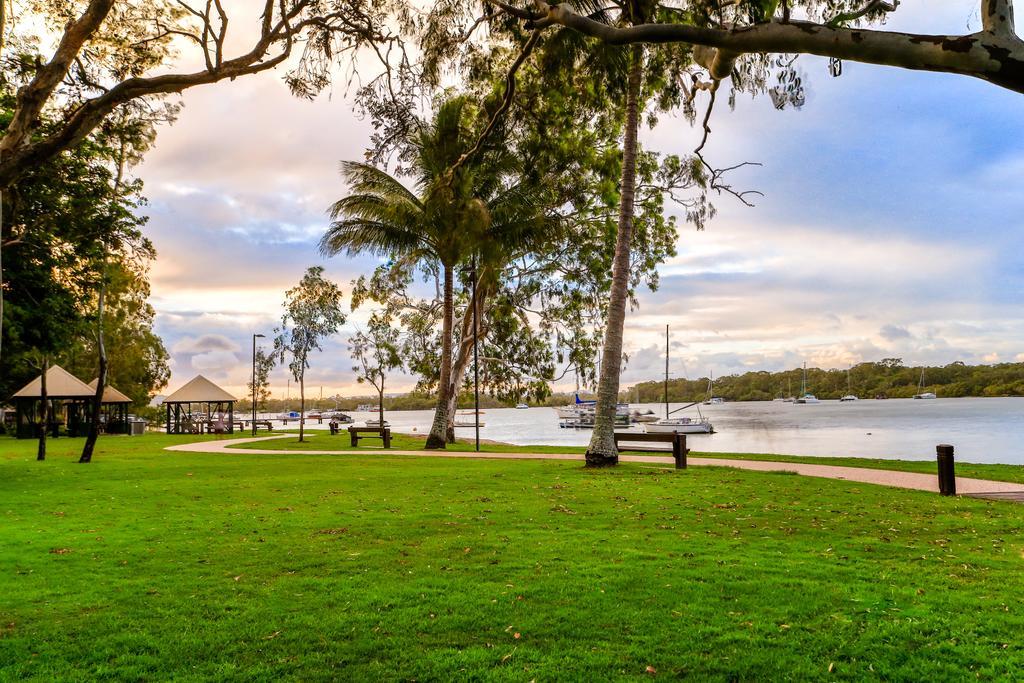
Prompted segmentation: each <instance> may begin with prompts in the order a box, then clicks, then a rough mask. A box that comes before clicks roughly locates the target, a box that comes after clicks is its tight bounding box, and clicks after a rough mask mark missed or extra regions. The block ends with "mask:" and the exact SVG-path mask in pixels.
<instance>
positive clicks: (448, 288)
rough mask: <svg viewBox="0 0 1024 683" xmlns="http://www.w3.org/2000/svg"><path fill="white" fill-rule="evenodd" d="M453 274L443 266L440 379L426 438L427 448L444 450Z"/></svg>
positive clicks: (452, 310) (453, 301) (453, 313)
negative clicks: (435, 403) (435, 405)
mask: <svg viewBox="0 0 1024 683" xmlns="http://www.w3.org/2000/svg"><path fill="white" fill-rule="evenodd" d="M454 280H455V273H454V269H453V268H452V266H450V265H447V264H446V265H445V266H444V317H443V320H442V323H441V378H440V381H439V382H438V383H437V408H436V409H435V410H434V423H433V424H432V425H431V427H430V436H428V437H427V444H426V447H427V448H444V447H445V445H446V444H447V442H448V439H447V436H448V435H447V430H448V393H449V388H450V384H451V376H452V326H453V325H454V324H455V296H454V293H453V289H454Z"/></svg>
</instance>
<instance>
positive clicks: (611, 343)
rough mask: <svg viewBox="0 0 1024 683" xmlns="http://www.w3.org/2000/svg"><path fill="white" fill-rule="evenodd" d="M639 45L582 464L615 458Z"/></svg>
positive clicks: (640, 73) (628, 92)
mask: <svg viewBox="0 0 1024 683" xmlns="http://www.w3.org/2000/svg"><path fill="white" fill-rule="evenodd" d="M643 61H644V52H643V46H641V45H634V46H633V48H632V59H631V62H630V66H629V78H628V81H627V83H626V130H625V135H624V139H623V141H622V187H621V188H620V191H619V225H618V236H617V238H616V240H615V259H614V261H613V262H612V287H611V295H610V297H609V302H608V322H607V325H606V326H605V330H604V350H603V351H602V353H601V357H602V358H603V359H604V362H603V363H602V364H601V377H600V379H599V381H598V385H597V406H596V411H597V412H596V415H595V418H594V433H593V436H591V438H590V446H589V447H588V448H587V453H586V459H587V467H606V466H610V465H615V464H617V463H618V462H619V452H618V449H617V448H616V447H615V404H616V403H618V399H619V370H620V368H621V366H622V331H623V328H624V327H625V324H626V299H627V296H628V294H629V255H630V245H631V243H632V239H633V197H634V195H635V193H636V149H637V144H636V136H637V128H638V124H639V117H640V112H639V105H638V101H639V99H640V85H641V81H642V80H643Z"/></svg>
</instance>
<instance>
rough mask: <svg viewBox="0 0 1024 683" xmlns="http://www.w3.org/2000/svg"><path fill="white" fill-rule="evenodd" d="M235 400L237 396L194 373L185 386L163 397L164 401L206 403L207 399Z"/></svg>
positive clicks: (211, 400)
mask: <svg viewBox="0 0 1024 683" xmlns="http://www.w3.org/2000/svg"><path fill="white" fill-rule="evenodd" d="M237 400H238V399H237V398H235V397H234V396H232V395H231V394H229V393H228V392H226V391H224V390H223V389H221V388H220V387H218V386H217V385H216V384H214V383H213V382H211V381H210V380H208V379H206V378H205V377H203V376H202V375H196V376H195V377H193V378H192V379H191V380H189V382H188V383H187V384H186V385H185V386H183V387H181V388H180V389H178V390H177V391H175V392H174V393H172V394H171V395H170V396H168V397H167V398H165V399H164V403H206V402H208V401H210V402H217V401H237Z"/></svg>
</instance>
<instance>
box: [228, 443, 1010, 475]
mask: <svg viewBox="0 0 1024 683" xmlns="http://www.w3.org/2000/svg"><path fill="white" fill-rule="evenodd" d="M260 435H261V436H265V435H266V433H265V432H260ZM425 440H426V437H422V436H415V435H408V434H395V435H394V437H393V439H392V448H395V449H399V450H414V449H421V448H423V444H424V441H425ZM699 443H700V442H699V441H698V440H696V439H694V440H691V441H690V445H691V446H694V445H699ZM364 444H365V445H364ZM380 447H381V442H380V441H379V440H376V441H374V440H368V441H365V442H361V443H360V444H359V448H358V450H379V449H380ZM232 448H264V449H270V450H281V451H311V450H337V451H346V452H347V451H351V450H352V447H351V443H350V441H349V437H348V434H347V433H344V432H343V433H342V434H339V435H337V436H333V437H332V436H330V434H327V433H326V432H321V431H316V432H314V434H313V435H312V436H310V437H309V439H308V440H307V441H304V442H302V443H299V442H298V440H297V439H277V440H274V441H264V442H261V443H259V444H258V445H257V444H239V445H238V446H232ZM448 450H452V451H459V452H465V451H472V450H474V444H473V442H472V440H471V439H462V440H460V441H459V442H458V443H455V444H452V445H450V446H449V447H448ZM481 450H483V451H490V452H492V453H578V454H580V457H582V456H583V449H582V448H578V447H574V446H515V445H511V444H505V443H498V442H486V443H483V444H482V445H481ZM690 455H691V456H692V457H701V458H725V459H736V460H771V461H775V462H801V463H812V464H817V465H823V464H824V465H835V466H837V467H869V468H873V469H880V470H897V471H900V472H923V473H925V474H935V473H936V464H935V462H934V461H932V460H883V459H880V458H824V457H813V456H801V455H771V454H764V453H706V452H702V451H699V450H692V451H691V452H690ZM956 472H957V475H958V476H961V477H974V478H977V479H992V480H994V481H1012V482H1019V483H1022V484H1024V467H1022V466H1020V465H984V464H977V463H967V462H958V463H957V465H956Z"/></svg>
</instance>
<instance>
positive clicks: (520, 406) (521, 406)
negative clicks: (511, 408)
mask: <svg viewBox="0 0 1024 683" xmlns="http://www.w3.org/2000/svg"><path fill="white" fill-rule="evenodd" d="M529 407H530V406H528V405H526V404H525V403H517V404H516V410H528V409H529Z"/></svg>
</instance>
